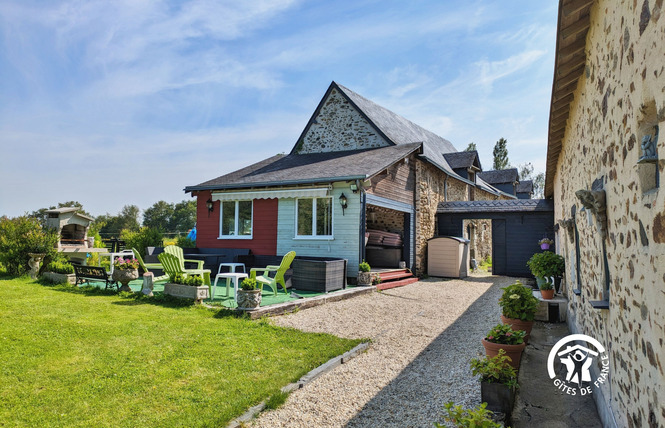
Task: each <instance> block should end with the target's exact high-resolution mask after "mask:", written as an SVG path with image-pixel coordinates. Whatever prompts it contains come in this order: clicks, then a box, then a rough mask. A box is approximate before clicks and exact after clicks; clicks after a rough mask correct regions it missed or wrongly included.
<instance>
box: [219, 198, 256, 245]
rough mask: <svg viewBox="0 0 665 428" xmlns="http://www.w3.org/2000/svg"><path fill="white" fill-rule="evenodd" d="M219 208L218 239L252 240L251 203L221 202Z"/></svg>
mask: <svg viewBox="0 0 665 428" xmlns="http://www.w3.org/2000/svg"><path fill="white" fill-rule="evenodd" d="M219 207H220V209H219V210H220V213H219V239H252V223H253V220H254V218H253V215H254V209H253V208H254V206H253V202H252V201H222V202H221V203H220V204H219Z"/></svg>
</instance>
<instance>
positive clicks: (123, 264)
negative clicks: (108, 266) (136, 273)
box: [113, 257, 139, 270]
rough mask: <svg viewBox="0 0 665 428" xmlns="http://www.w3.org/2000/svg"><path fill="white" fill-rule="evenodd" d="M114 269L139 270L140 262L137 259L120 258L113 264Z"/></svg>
mask: <svg viewBox="0 0 665 428" xmlns="http://www.w3.org/2000/svg"><path fill="white" fill-rule="evenodd" d="M113 268H114V269H120V270H123V269H138V268H139V261H138V260H137V259H123V258H122V257H118V258H116V259H115V261H114V262H113Z"/></svg>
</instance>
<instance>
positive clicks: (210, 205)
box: [206, 199, 215, 217]
mask: <svg viewBox="0 0 665 428" xmlns="http://www.w3.org/2000/svg"><path fill="white" fill-rule="evenodd" d="M206 207H208V217H210V213H211V212H213V211H214V210H215V205H214V202H213V201H212V199H208V200H207V201H206Z"/></svg>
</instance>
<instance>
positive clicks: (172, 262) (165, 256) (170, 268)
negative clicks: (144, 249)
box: [157, 252, 210, 285]
mask: <svg viewBox="0 0 665 428" xmlns="http://www.w3.org/2000/svg"><path fill="white" fill-rule="evenodd" d="M157 257H158V258H159V261H160V262H162V266H163V267H164V273H165V274H167V275H168V276H174V275H175V274H177V273H179V274H181V275H183V276H184V277H187V275H201V276H202V277H203V284H205V285H210V269H185V263H184V262H183V261H182V259H178V258H177V257H176V256H174V255H173V254H170V253H167V252H163V253H161V254H159V255H157Z"/></svg>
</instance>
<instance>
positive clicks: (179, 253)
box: [164, 245, 204, 269]
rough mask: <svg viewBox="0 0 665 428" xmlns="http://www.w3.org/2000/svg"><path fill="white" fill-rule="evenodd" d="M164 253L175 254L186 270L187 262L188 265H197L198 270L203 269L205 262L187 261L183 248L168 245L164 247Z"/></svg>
mask: <svg viewBox="0 0 665 428" xmlns="http://www.w3.org/2000/svg"><path fill="white" fill-rule="evenodd" d="M164 252H165V253H169V254H173V255H174V256H176V257H177V258H178V259H179V260H182V268H183V269H184V268H185V262H187V263H196V269H203V263H204V262H203V260H185V255H184V253H183V251H182V248H181V247H178V246H177V245H167V246H166V247H164Z"/></svg>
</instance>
